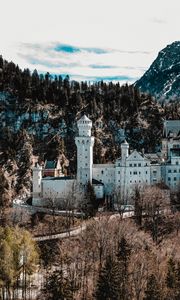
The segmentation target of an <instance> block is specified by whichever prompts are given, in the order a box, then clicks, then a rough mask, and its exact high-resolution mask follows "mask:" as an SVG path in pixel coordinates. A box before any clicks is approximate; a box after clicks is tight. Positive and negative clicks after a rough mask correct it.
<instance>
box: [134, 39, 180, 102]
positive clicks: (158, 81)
mask: <svg viewBox="0 0 180 300" xmlns="http://www.w3.org/2000/svg"><path fill="white" fill-rule="evenodd" d="M135 86H136V87H137V88H139V89H140V90H141V91H142V92H148V93H150V94H151V95H153V96H155V97H156V98H157V99H158V100H163V99H167V100H177V99H180V41H176V42H174V43H172V44H170V45H168V46H167V47H165V48H164V49H162V50H161V51H160V52H159V54H158V56H157V58H156V59H155V61H154V62H153V63H152V65H151V66H150V68H149V69H148V70H147V71H146V73H145V74H144V75H143V76H142V77H141V78H140V79H139V80H138V81H137V82H136V83H135Z"/></svg>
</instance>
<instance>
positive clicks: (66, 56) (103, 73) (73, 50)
mask: <svg viewBox="0 0 180 300" xmlns="http://www.w3.org/2000/svg"><path fill="white" fill-rule="evenodd" d="M132 54H133V55H132ZM145 54H146V55H145ZM148 55H149V52H147V51H139V50H131V51H129V50H122V49H105V48H98V47H77V46H74V45H70V44H63V43H59V42H49V43H21V44H19V49H18V57H19V59H20V60H21V62H23V65H26V68H29V69H30V70H34V69H37V70H38V72H39V73H46V72H49V73H51V74H57V75H59V74H61V75H62V74H68V75H69V76H70V78H72V79H73V80H90V81H95V80H98V81H99V80H104V81H121V82H132V81H133V80H136V79H138V78H140V77H141V76H142V75H143V73H144V71H145V70H146V69H147V68H146V66H145V65H144V64H143V61H145V57H146V56H148ZM21 64H22V63H21Z"/></svg>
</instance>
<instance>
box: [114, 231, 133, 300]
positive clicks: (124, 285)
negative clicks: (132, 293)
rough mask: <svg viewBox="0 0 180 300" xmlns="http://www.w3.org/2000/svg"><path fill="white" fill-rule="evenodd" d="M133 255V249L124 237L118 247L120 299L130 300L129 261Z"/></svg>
mask: <svg viewBox="0 0 180 300" xmlns="http://www.w3.org/2000/svg"><path fill="white" fill-rule="evenodd" d="M130 255H131V249H130V246H129V245H128V243H127V241H126V239H125V238H124V237H122V238H121V240H120V242H119V245H118V252H117V258H118V267H119V276H120V278H121V281H120V289H119V293H120V299H121V300H125V299H128V297H129V296H128V294H129V271H128V265H129V259H130Z"/></svg>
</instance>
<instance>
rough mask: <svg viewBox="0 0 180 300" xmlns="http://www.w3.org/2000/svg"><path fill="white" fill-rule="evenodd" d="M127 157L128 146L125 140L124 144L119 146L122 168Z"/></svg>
mask: <svg viewBox="0 0 180 300" xmlns="http://www.w3.org/2000/svg"><path fill="white" fill-rule="evenodd" d="M128 156H129V144H128V142H127V141H126V140H125V141H124V143H122V144H121V161H122V166H124V165H125V162H126V158H127V157H128Z"/></svg>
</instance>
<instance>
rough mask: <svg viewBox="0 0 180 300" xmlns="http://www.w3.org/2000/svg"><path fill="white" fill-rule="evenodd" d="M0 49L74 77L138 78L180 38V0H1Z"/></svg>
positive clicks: (19, 59) (24, 65)
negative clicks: (165, 49)
mask: <svg viewBox="0 0 180 300" xmlns="http://www.w3.org/2000/svg"><path fill="white" fill-rule="evenodd" d="M0 8H1V17H0V37H1V39H0V45H1V47H0V49H1V51H0V54H2V55H3V58H4V59H7V60H9V61H11V60H12V61H13V62H14V63H16V64H18V65H19V66H20V67H21V68H22V69H24V68H29V69H30V70H31V71H33V70H34V69H37V70H38V72H39V73H44V72H50V73H51V74H57V75H60V74H61V75H67V74H68V75H69V76H70V79H72V80H79V81H82V80H87V81H95V80H104V81H109V80H110V81H120V83H121V82H122V83H124V82H128V83H133V82H135V81H136V80H137V79H138V78H140V77H141V76H142V75H143V74H144V72H145V71H146V70H147V69H148V68H149V66H150V65H151V63H152V62H153V60H154V59H155V58H156V57H157V54H158V52H159V51H160V50H161V49H163V48H164V47H166V45H168V44H171V43H172V42H174V41H178V40H180V17H179V12H180V1H179V0H171V1H169V0H151V1H149V0H124V1H122V0H110V1H107V0H69V1H67V0H51V1H47V0H0Z"/></svg>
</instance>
